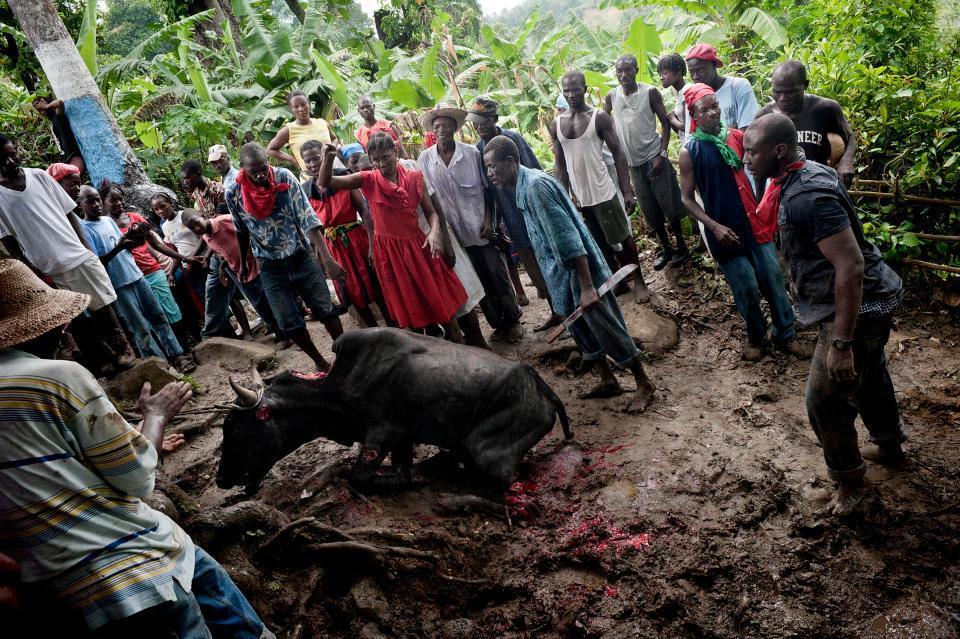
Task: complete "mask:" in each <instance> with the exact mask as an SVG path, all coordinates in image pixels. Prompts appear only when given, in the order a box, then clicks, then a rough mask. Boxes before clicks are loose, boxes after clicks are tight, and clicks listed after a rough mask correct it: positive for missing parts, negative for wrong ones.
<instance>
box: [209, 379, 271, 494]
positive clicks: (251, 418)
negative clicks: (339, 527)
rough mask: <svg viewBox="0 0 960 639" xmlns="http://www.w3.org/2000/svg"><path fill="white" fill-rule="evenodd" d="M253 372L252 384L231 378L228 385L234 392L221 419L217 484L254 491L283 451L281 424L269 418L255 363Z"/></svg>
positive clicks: (261, 383) (221, 486)
mask: <svg viewBox="0 0 960 639" xmlns="http://www.w3.org/2000/svg"><path fill="white" fill-rule="evenodd" d="M252 376H253V387H252V388H248V387H246V386H243V385H242V384H240V383H239V382H237V381H236V380H234V379H233V378H230V386H231V388H233V392H234V393H236V395H237V396H236V398H235V399H234V402H233V404H231V405H229V408H230V412H229V413H228V414H227V416H226V418H225V419H224V420H223V446H222V448H221V452H220V468H219V469H218V470H217V486H219V487H220V488H232V487H234V486H239V485H241V484H242V485H243V486H245V487H246V489H247V492H253V491H254V490H256V488H257V486H258V485H259V484H260V481H261V480H262V479H263V477H264V476H265V475H266V474H267V471H269V470H270V468H271V467H272V466H273V465H274V464H275V463H276V461H277V460H278V459H280V457H281V456H282V455H283V453H282V452H281V451H282V445H281V435H282V433H281V432H280V426H279V425H278V424H277V423H275V422H274V421H273V420H271V411H270V398H269V397H265V394H266V393H265V388H264V385H263V380H261V379H260V375H259V373H257V369H256V367H254V368H253V372H252Z"/></svg>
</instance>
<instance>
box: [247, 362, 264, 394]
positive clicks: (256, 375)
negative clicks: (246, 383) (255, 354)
mask: <svg viewBox="0 0 960 639" xmlns="http://www.w3.org/2000/svg"><path fill="white" fill-rule="evenodd" d="M250 377H252V378H253V387H254V388H258V389H262V388H263V378H262V377H260V371H258V370H257V365H256V364H254V365H253V366H251V367H250Z"/></svg>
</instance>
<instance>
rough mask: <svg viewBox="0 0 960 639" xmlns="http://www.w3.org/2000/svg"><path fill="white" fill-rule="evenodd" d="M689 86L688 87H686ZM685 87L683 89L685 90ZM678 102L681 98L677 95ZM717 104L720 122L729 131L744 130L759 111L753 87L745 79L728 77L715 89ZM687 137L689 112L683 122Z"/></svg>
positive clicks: (688, 133)
mask: <svg viewBox="0 0 960 639" xmlns="http://www.w3.org/2000/svg"><path fill="white" fill-rule="evenodd" d="M687 86H690V85H687ZM686 88H687V87H684V90H686ZM677 99H678V100H682V99H683V96H682V95H678V96H677ZM717 102H719V103H720V122H722V123H723V125H724V126H726V127H728V128H731V129H745V128H747V127H748V126H750V125H751V124H752V123H753V118H754V116H756V115H757V111H759V110H760V106H759V105H758V104H757V96H755V95H754V94H753V85H751V84H750V81H749V80H747V79H746V78H738V77H736V76H732V75H728V76H726V77H725V78H724V81H723V84H721V85H720V88H719V89H717ZM684 125H685V126H686V131H687V135H688V136H689V135H690V111H689V109H688V110H687V112H686V118H685V120H684Z"/></svg>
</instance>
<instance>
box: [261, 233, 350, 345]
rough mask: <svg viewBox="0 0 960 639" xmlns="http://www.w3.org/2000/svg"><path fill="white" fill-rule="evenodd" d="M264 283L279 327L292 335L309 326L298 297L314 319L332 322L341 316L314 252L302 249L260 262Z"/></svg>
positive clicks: (283, 331)
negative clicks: (298, 297)
mask: <svg viewBox="0 0 960 639" xmlns="http://www.w3.org/2000/svg"><path fill="white" fill-rule="evenodd" d="M260 283H261V284H263V292H264V293H265V294H266V296H267V301H269V302H270V308H272V309H273V315H274V317H275V318H276V320H277V328H279V329H280V332H281V333H283V334H284V335H291V334H293V333H296V332H297V331H299V330H301V329H303V328H304V327H306V322H304V321H303V315H301V314H300V306H299V305H298V304H297V296H298V295H299V296H300V298H301V299H302V300H303V302H304V304H306V305H307V308H309V309H310V312H311V313H313V319H315V320H319V321H321V322H324V323H326V322H329V321H330V320H333V319H336V318H337V317H339V313H338V312H337V309H336V308H334V306H333V304H332V303H331V302H330V290H329V289H328V288H327V276H326V275H325V274H324V272H323V269H322V268H320V264H318V263H317V260H316V258H314V257H313V255H312V254H311V253H309V252H308V251H305V250H300V251H297V252H296V253H294V254H293V255H291V256H290V257H284V258H281V259H278V260H260Z"/></svg>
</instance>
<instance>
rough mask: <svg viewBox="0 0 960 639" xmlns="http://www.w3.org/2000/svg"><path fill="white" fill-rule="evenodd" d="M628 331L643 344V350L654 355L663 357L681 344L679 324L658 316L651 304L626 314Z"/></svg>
mask: <svg viewBox="0 0 960 639" xmlns="http://www.w3.org/2000/svg"><path fill="white" fill-rule="evenodd" d="M624 319H625V320H626V322H627V330H628V331H629V332H630V334H631V335H633V337H634V338H636V339H638V340H640V343H641V344H643V350H645V351H647V352H650V353H653V354H654V355H663V354H664V353H666V352H667V351H670V350H673V349H674V348H676V347H677V344H679V343H680V331H679V330H677V323H676V322H674V321H673V320H672V319H670V318H669V317H664V316H663V315H660V314H658V313H657V312H656V311H654V310H653V308H652V307H651V306H650V305H649V304H637V305H635V308H634V309H632V312H630V313H625V314H624Z"/></svg>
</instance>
